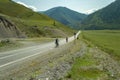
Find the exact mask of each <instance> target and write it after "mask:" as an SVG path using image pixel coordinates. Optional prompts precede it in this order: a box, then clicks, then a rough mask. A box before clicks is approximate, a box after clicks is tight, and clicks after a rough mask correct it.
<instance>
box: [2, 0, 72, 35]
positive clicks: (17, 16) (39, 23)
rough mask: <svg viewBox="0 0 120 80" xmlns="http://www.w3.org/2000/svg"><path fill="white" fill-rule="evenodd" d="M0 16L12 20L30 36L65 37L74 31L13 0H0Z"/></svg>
mask: <svg viewBox="0 0 120 80" xmlns="http://www.w3.org/2000/svg"><path fill="white" fill-rule="evenodd" d="M0 16H3V17H5V18H6V19H7V20H9V21H11V22H12V23H13V24H14V25H16V26H17V27H18V28H19V29H20V30H21V32H22V33H24V34H25V35H26V36H28V37H57V36H59V37H63V36H67V35H69V34H71V32H73V30H72V29H70V28H68V27H66V26H64V25H62V24H61V23H59V22H57V21H55V20H53V19H51V18H49V17H48V16H46V15H44V14H40V13H37V12H34V11H32V10H31V9H29V8H27V7H25V6H23V5H20V4H17V3H15V2H13V1H12V0H0Z"/></svg>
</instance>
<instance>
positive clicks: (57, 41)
mask: <svg viewBox="0 0 120 80" xmlns="http://www.w3.org/2000/svg"><path fill="white" fill-rule="evenodd" d="M55 45H56V46H55V47H58V46H59V40H58V38H56V39H55Z"/></svg>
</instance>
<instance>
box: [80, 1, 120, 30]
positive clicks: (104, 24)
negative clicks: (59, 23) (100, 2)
mask: <svg viewBox="0 0 120 80" xmlns="http://www.w3.org/2000/svg"><path fill="white" fill-rule="evenodd" d="M82 24H83V25H82V26H81V29H100V30H101V29H120V0H116V1H115V2H113V3H111V4H110V5H108V6H106V7H105V8H103V9H100V10H98V11H96V12H95V13H93V14H90V15H89V16H88V17H87V18H86V19H85V20H84V21H83V22H82Z"/></svg>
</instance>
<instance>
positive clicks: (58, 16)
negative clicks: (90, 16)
mask: <svg viewBox="0 0 120 80" xmlns="http://www.w3.org/2000/svg"><path fill="white" fill-rule="evenodd" d="M42 13H43V14H46V15H48V16H50V17H51V18H53V19H55V20H57V21H59V22H61V23H63V24H65V25H67V26H70V27H71V28H74V29H79V25H80V21H82V20H83V19H84V18H86V16H87V15H85V14H81V13H78V12H76V11H73V10H70V9H68V8H66V7H55V8H52V9H49V10H47V11H45V12H42Z"/></svg>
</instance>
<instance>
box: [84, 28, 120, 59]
mask: <svg viewBox="0 0 120 80" xmlns="http://www.w3.org/2000/svg"><path fill="white" fill-rule="evenodd" d="M83 37H84V39H87V40H89V41H90V42H91V43H93V44H95V45H96V46H98V47H100V48H101V49H102V50H104V51H106V52H108V53H109V54H110V55H111V56H113V57H114V58H115V59H118V60H120V59H119V58H120V42H119V41H120V31H119V30H103V31H83Z"/></svg>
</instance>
